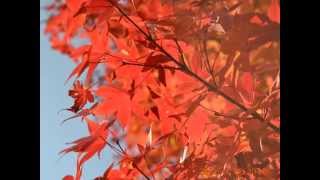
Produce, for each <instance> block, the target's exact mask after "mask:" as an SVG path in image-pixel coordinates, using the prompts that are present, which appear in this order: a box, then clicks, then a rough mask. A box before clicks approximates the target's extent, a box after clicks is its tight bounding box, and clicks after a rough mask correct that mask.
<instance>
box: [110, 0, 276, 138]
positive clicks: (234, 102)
mask: <svg viewBox="0 0 320 180" xmlns="http://www.w3.org/2000/svg"><path fill="white" fill-rule="evenodd" d="M108 1H109V2H110V3H111V4H112V5H113V6H114V7H115V8H116V9H117V10H118V11H119V12H120V13H121V14H122V15H123V16H124V17H125V18H126V19H127V20H128V21H129V22H130V23H131V24H132V25H134V26H135V27H136V28H137V29H138V31H140V32H141V33H142V34H143V35H144V36H145V37H146V39H147V40H149V41H150V42H151V43H152V44H153V45H154V46H156V47H157V48H158V49H159V50H160V51H161V52H162V53H163V54H164V55H166V56H167V57H168V58H169V59H171V60H172V61H173V62H174V63H176V64H177V65H178V66H179V67H180V68H181V69H182V71H183V72H184V73H186V74H188V75H190V76H191V77H193V78H194V79H196V80H198V81H200V82H201V83H203V84H204V85H205V86H207V88H208V91H212V92H215V93H216V94H218V95H220V96H222V97H223V98H224V99H226V100H227V101H229V102H230V103H232V104H234V105H236V106H237V107H238V108H239V109H241V110H243V111H245V112H249V109H248V108H247V107H245V106H244V105H242V104H241V103H239V102H237V101H236V100H234V99H233V98H232V97H230V96H228V95H227V94H225V93H224V92H222V91H221V90H219V89H218V88H217V87H216V86H215V85H212V84H210V83H209V82H207V81H206V80H204V79H202V78H201V77H200V76H198V75H197V74H195V73H194V72H193V71H191V70H190V69H189V68H188V67H187V66H185V65H184V64H182V63H180V62H179V61H177V60H176V59H175V58H174V57H173V56H172V55H171V54H169V53H168V52H167V51H166V50H165V49H163V47H162V46H160V45H159V44H158V43H157V42H156V41H154V40H153V39H152V37H150V36H149V35H148V34H147V33H146V32H144V31H143V30H142V29H141V28H140V27H139V26H138V25H137V24H136V23H135V22H134V21H133V20H132V19H131V18H130V17H129V16H128V15H127V14H126V13H125V12H124V11H123V10H122V9H121V8H120V7H119V6H118V5H117V4H116V3H115V2H113V1H112V0H108ZM249 113H250V114H251V115H252V116H253V117H254V118H256V119H258V120H259V121H260V122H262V123H264V122H265V120H264V118H263V117H262V116H261V115H260V114H258V113H257V112H256V111H254V112H249ZM268 127H270V128H271V129H273V130H274V131H276V132H277V133H280V128H278V127H277V126H275V125H273V124H272V123H270V122H268Z"/></svg>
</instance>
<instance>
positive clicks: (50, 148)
mask: <svg viewBox="0 0 320 180" xmlns="http://www.w3.org/2000/svg"><path fill="white" fill-rule="evenodd" d="M48 2H50V1H49V0H40V7H43V6H44V5H46V4H48ZM46 17H47V14H46V12H44V11H43V10H42V9H41V10H40V20H43V19H46ZM43 29H44V24H41V25H40V47H41V49H40V76H41V77H40V178H41V180H57V179H62V177H63V176H65V175H67V174H74V172H75V165H76V154H73V153H70V154H67V155H65V156H64V157H63V158H62V159H60V156H59V155H58V152H59V151H61V150H62V149H63V148H65V147H66V144H65V143H67V142H71V141H73V140H75V139H78V138H80V137H83V136H86V135H87V129H86V125H85V124H84V123H81V122H80V121H77V120H73V121H69V122H67V123H65V124H64V125H63V126H60V122H61V120H63V119H65V118H67V117H69V116H70V115H71V114H70V113H68V112H62V113H60V114H58V111H59V110H61V109H63V108H66V107H70V106H71V105H72V103H73V101H72V98H70V97H69V96H68V89H69V87H70V86H71V84H72V81H70V82H69V83H68V84H66V85H64V82H65V80H66V78H67V77H68V75H69V74H70V72H71V71H72V69H73V68H74V67H75V64H73V62H72V61H71V60H70V59H68V57H66V56H64V55H61V54H59V53H58V52H56V51H54V50H52V49H51V47H50V45H49V42H48V37H46V36H45V35H44V34H43ZM110 163H111V154H109V152H107V151H106V150H104V151H103V153H102V156H101V159H100V160H98V158H97V156H95V157H94V158H93V159H91V160H89V161H88V162H87V163H86V164H85V166H84V172H85V173H84V174H83V177H82V179H83V180H92V179H93V178H94V177H96V176H98V175H101V174H102V173H103V171H104V170H105V169H106V168H107V166H108V165H109V164H110Z"/></svg>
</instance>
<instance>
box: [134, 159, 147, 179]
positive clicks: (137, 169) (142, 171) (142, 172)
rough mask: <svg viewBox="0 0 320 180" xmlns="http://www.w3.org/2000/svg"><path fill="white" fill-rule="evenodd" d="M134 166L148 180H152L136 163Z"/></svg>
mask: <svg viewBox="0 0 320 180" xmlns="http://www.w3.org/2000/svg"><path fill="white" fill-rule="evenodd" d="M132 166H133V167H134V168H136V169H137V170H138V171H139V172H140V173H141V174H142V175H143V176H144V177H145V178H146V179H147V180H150V178H149V177H148V176H147V175H146V174H145V173H144V172H143V171H142V170H141V169H140V168H139V167H138V166H137V165H136V163H132Z"/></svg>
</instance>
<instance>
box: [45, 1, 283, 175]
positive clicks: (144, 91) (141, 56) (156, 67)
mask: <svg viewBox="0 0 320 180" xmlns="http://www.w3.org/2000/svg"><path fill="white" fill-rule="evenodd" d="M279 5H280V1H279V0H174V1H173V0H66V1H62V0H55V1H54V2H52V4H50V5H49V6H47V7H46V8H47V10H48V11H49V12H50V17H49V18H48V20H47V22H46V29H45V33H47V34H48V36H49V39H50V42H51V46H52V47H53V48H54V49H55V50H57V51H59V52H61V53H63V54H66V55H68V56H69V57H70V58H71V59H72V60H73V61H74V62H75V63H76V64H77V65H76V67H75V68H74V70H73V71H72V72H71V74H70V76H69V77H68V78H67V80H68V81H70V80H71V79H74V80H75V82H74V87H73V88H72V89H71V90H70V91H69V95H70V97H71V98H73V99H74V104H73V105H72V106H71V107H70V108H68V109H67V110H69V111H71V112H72V113H75V114H74V116H72V117H70V118H68V119H66V120H70V119H74V118H78V117H80V118H81V119H82V122H84V123H86V124H87V125H88V131H89V135H88V136H85V137H82V138H80V139H78V140H75V141H74V142H72V143H71V144H72V145H70V146H69V147H67V148H66V149H64V150H62V151H61V153H63V154H65V153H70V152H74V153H76V154H77V165H76V174H75V175H67V176H65V177H63V179H64V180H79V179H80V178H81V176H82V173H83V172H82V169H83V166H84V165H85V163H86V161H88V160H89V159H90V158H92V157H93V156H94V155H96V154H97V155H98V156H99V155H100V152H101V151H102V150H103V149H105V148H110V149H111V150H112V151H113V152H114V154H115V157H114V162H113V163H112V164H111V165H109V166H107V164H110V163H108V162H106V171H105V172H104V174H102V175H97V177H96V180H100V179H104V180H106V179H139V178H144V179H235V178H236V179H279V178H280V151H279V148H280V147H279V144H280V134H279V131H280V112H279V106H280V100H279V99H280V79H279V75H280V68H279V66H280V65H279V64H280V32H279V31H280V7H279ZM79 42H82V43H79ZM97 68H102V69H103V70H104V72H103V73H102V74H96V73H95V72H96V70H97ZM82 75H84V76H85V77H84V78H82V77H83V76H82ZM87 106H90V108H87ZM66 120H65V121H66ZM65 121H64V122H65ZM73 122H74V123H76V121H73ZM70 123H71V122H70Z"/></svg>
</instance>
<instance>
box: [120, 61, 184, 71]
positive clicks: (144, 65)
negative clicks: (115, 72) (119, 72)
mask: <svg viewBox="0 0 320 180" xmlns="http://www.w3.org/2000/svg"><path fill="white" fill-rule="evenodd" d="M122 65H133V66H141V67H151V68H157V69H170V70H181V68H178V67H172V66H155V65H148V64H139V63H131V62H126V61H122Z"/></svg>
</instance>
